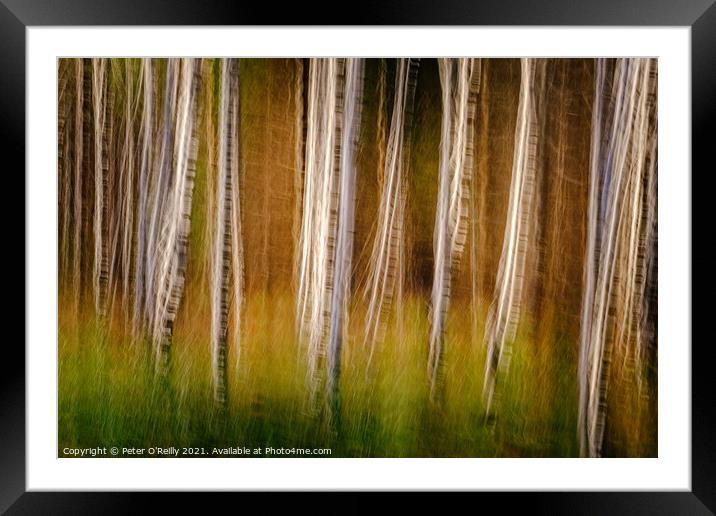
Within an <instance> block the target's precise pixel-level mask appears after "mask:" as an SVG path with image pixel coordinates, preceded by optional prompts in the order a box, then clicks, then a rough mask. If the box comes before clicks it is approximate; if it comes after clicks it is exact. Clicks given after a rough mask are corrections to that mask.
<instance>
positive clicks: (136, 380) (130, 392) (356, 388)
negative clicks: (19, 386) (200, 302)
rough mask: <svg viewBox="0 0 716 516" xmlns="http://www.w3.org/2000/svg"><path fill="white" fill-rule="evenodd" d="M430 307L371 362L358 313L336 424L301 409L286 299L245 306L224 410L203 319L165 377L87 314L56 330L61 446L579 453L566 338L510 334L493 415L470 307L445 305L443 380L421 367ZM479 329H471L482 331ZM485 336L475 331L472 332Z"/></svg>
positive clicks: (180, 340) (298, 362)
mask: <svg viewBox="0 0 716 516" xmlns="http://www.w3.org/2000/svg"><path fill="white" fill-rule="evenodd" d="M426 312H427V310H426V307H425V306H424V304H423V302H422V301H418V300H416V299H411V300H409V301H408V302H406V304H405V311H404V319H403V321H402V327H403V334H402V337H400V338H399V337H398V335H397V333H398V330H397V329H396V328H397V326H398V325H397V324H391V326H390V328H391V329H390V330H389V332H388V335H387V337H386V340H385V342H384V344H383V346H382V347H380V348H379V349H378V350H377V351H376V355H375V357H374V359H373V367H372V368H370V370H369V369H368V368H367V367H366V356H367V353H366V350H365V349H364V347H363V341H362V338H361V332H360V331H359V328H360V323H361V321H362V317H361V316H360V314H354V316H353V318H352V320H353V327H352V330H351V332H350V337H349V339H348V341H347V342H345V344H344V353H343V356H342V359H343V373H342V376H341V384H340V391H341V411H340V423H339V427H336V426H335V425H334V426H331V425H327V424H326V422H325V419H324V418H322V417H321V414H320V413H319V414H315V413H314V411H311V410H309V409H310V405H309V403H308V397H309V396H308V389H307V385H306V378H305V371H306V366H305V353H304V349H303V347H302V346H301V345H300V344H299V343H298V342H297V340H296V338H295V336H294V330H293V320H294V319H293V305H292V300H291V298H290V297H289V296H286V297H279V296H275V297H273V298H271V299H267V298H263V297H261V296H255V297H254V298H252V299H251V300H250V302H249V303H247V306H246V309H245V312H244V319H245V322H244V327H243V331H242V350H241V354H240V357H239V365H238V367H236V364H235V363H236V356H235V355H234V354H233V353H230V358H231V360H230V366H231V367H230V368H229V371H228V374H229V393H228V399H229V405H228V409H227V410H226V412H225V413H224V414H220V413H219V412H218V411H216V410H215V408H214V403H213V401H212V400H213V398H212V391H211V371H210V354H209V343H208V340H207V337H206V335H207V331H206V330H207V329H208V327H207V326H201V325H199V323H197V322H196V321H194V322H192V323H191V324H193V325H195V326H194V327H193V328H189V323H187V324H185V327H184V328H183V329H182V328H179V329H178V330H177V335H176V337H175V339H174V344H173V349H172V352H171V366H170V371H169V374H168V377H167V381H166V382H161V381H160V380H159V379H158V378H157V377H156V375H155V374H154V368H153V364H152V361H151V360H150V353H149V349H148V344H147V343H145V342H132V341H130V340H127V339H126V338H124V339H123V338H121V337H119V336H117V335H124V333H125V332H123V331H116V329H115V331H108V330H107V329H106V328H102V327H101V326H100V325H98V324H97V323H95V322H88V323H84V324H80V325H78V326H73V325H65V326H63V325H61V327H60V336H59V450H62V449H63V448H64V447H82V448H84V447H95V446H100V447H102V446H106V447H111V446H119V447H142V448H148V447H150V446H164V447H169V446H175V447H203V448H205V449H207V450H209V449H211V448H212V447H214V446H216V447H228V446H246V447H250V448H257V447H267V446H272V447H275V448H280V447H284V448H291V447H301V448H318V447H320V448H331V449H332V456H333V457H493V456H496V457H523V456H528V457H545V456H549V457H562V456H576V455H577V454H578V445H577V438H576V437H577V432H576V406H577V391H576V366H575V365H574V356H573V355H574V350H572V349H571V348H573V347H574V343H572V342H566V341H564V340H559V339H556V340H555V341H554V342H552V343H551V344H550V345H542V344H544V343H541V345H539V346H538V345H537V344H536V343H535V342H531V341H530V340H529V339H528V338H526V337H525V336H524V335H518V338H517V341H516V342H515V343H514V345H513V346H512V348H513V356H512V360H511V365H510V368H509V372H508V374H507V375H506V376H505V377H502V378H500V385H499V393H500V398H499V401H498V403H497V406H496V417H495V419H494V420H489V421H487V420H486V418H485V407H484V406H483V403H482V395H481V394H482V381H483V370H484V357H485V349H484V346H483V344H482V342H481V340H476V341H475V342H472V340H471V335H470V333H471V332H470V331H469V330H465V328H470V324H469V321H468V319H467V317H468V315H467V313H468V310H452V312H451V313H452V315H451V318H450V321H449V324H448V335H447V340H446V344H445V355H444V363H443V365H444V368H443V376H442V378H443V381H442V386H441V388H440V390H439V392H438V394H437V395H436V397H435V399H434V400H433V401H431V400H430V398H429V387H428V381H427V375H426V364H427V335H428V320H427V313H426ZM481 331H482V328H480V332H481ZM480 334H481V333H480Z"/></svg>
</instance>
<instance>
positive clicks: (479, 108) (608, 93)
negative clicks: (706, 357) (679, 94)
mask: <svg viewBox="0 0 716 516" xmlns="http://www.w3.org/2000/svg"><path fill="white" fill-rule="evenodd" d="M57 66H58V68H57V153H58V162H57V163H58V170H57V192H58V206H57V208H58V210H57V227H58V248H57V252H58V255H57V263H58V292H57V295H58V349H57V353H58V455H59V456H63V454H62V450H63V449H65V448H67V447H72V448H89V447H103V446H107V447H109V446H118V447H135V448H138V449H140V450H144V451H140V453H139V455H140V456H147V457H149V456H156V455H152V454H150V453H149V452H147V451H146V450H148V449H149V448H150V447H179V448H181V447H187V448H195V449H200V450H206V451H207V452H210V451H211V450H212V449H213V448H220V449H226V448H234V447H244V446H245V447H249V448H259V447H262V448H267V447H273V448H300V449H309V450H311V449H330V454H329V455H328V456H330V457H367V458H368V457H588V458H593V457H656V456H657V449H658V429H657V419H658V413H657V407H658V403H657V391H658V384H657V377H658V375H657V361H658V360H657V359H658V350H657V340H658V338H657V337H658V336H657V268H658V260H657V256H658V254H657V68H658V62H657V59H649V58H589V59H562V58H523V59H519V58H516V59H505V58H463V57H460V58H439V59H433V58H385V59H379V58H366V59H362V58H306V59H296V58H291V59H277V58H240V59H230V58H206V59H199V58H131V59H124V58H83V59H76V58H62V59H59V60H58V61H57ZM198 455H203V453H199V454H198ZM229 455H231V454H230V453H229ZM309 455H310V453H309ZM210 456H216V455H210ZM231 456H235V455H231ZM263 456H269V454H268V453H267V454H265V455H263ZM325 456H326V455H323V457H325Z"/></svg>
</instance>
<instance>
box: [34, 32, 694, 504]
mask: <svg viewBox="0 0 716 516" xmlns="http://www.w3.org/2000/svg"><path fill="white" fill-rule="evenodd" d="M690 44H691V33H690V29H689V28H682V27H677V28H543V27H540V28H514V27H511V28H494V27H491V28H432V29H426V28H348V29H337V28H322V29H320V28H281V29H279V28H225V27H216V28H214V27H212V28H191V29H189V28H54V27H49V28H47V27H43V28H38V27H29V28H28V29H27V135H26V138H27V140H26V141H27V147H26V152H27V192H28V197H27V219H26V220H27V231H28V234H27V260H28V266H29V269H28V271H27V273H26V274H27V280H26V281H27V312H26V313H27V350H26V353H27V371H26V372H27V380H28V384H27V488H28V490H47V489H82V490H87V489H89V490H114V489H117V490H121V489H132V490H148V489H152V490H155V489H160V490H180V489H199V490H227V489H423V488H432V489H489V490H494V489H520V490H524V489H527V490H557V489H559V490H561V489H567V490H575V489H601V490H606V489H608V490H630V489H639V490H650V489H659V490H661V489H676V490H690V486H691V467H690V462H691V461H690V452H691V446H690V443H691V425H690V421H691V391H690V384H691V381H690V380H691V371H690V363H691V330H690V284H691V283H690V269H691V265H690V264H691V257H690V249H691V242H690V236H689V235H690V233H691V232H690V203H691V200H690V170H691V160H690V156H691V154H690V148H691V130H690V128H691V119H690V111H691V101H690V100H691V95H690V91H691V84H690V77H691V70H690V57H691V54H690ZM148 55H152V56H315V55H323V56H329V55H330V56H351V55H353V56H365V57H368V56H373V57H380V56H461V55H463V56H464V55H469V56H495V57H497V56H564V57H567V56H573V57H579V56H658V58H659V178H658V181H659V254H660V256H659V262H660V263H659V315H660V317H659V355H660V356H659V458H658V459H602V460H588V459H330V460H325V459H324V460H320V459H236V460H231V459H203V460H201V459H171V462H168V461H169V459H165V460H162V459H122V460H111V459H92V460H82V459H58V458H56V455H57V450H56V442H57V419H56V413H57V392H56V377H57V374H56V371H57V356H56V340H57V320H56V307H57V296H56V295H55V292H56V288H57V283H56V256H57V220H56V199H57V172H56V170H57V168H56V152H55V149H56V142H57V139H56V128H57V125H56V123H55V113H56V86H55V85H56V58H57V57H59V56H148ZM118 444H120V443H118ZM107 445H108V446H110V444H109V443H108V444H107ZM120 445H121V444H120Z"/></svg>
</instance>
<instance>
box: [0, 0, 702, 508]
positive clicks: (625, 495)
mask: <svg viewBox="0 0 716 516" xmlns="http://www.w3.org/2000/svg"><path fill="white" fill-rule="evenodd" d="M714 2H715V0H680V1H673V0H672V1H669V0H598V1H595V0H589V1H575V0H552V1H551V2H549V5H545V4H543V3H540V2H533V1H530V0H501V1H499V2H495V1H492V2H478V1H472V2H469V1H467V0H442V1H441V2H439V3H434V2H430V1H429V0H413V1H407V0H401V1H396V2H392V3H391V4H388V3H386V2H379V1H376V0H368V1H364V2H362V3H360V4H359V5H356V8H355V9H354V10H353V12H350V11H348V13H349V14H339V13H340V9H338V8H337V7H336V5H335V4H328V5H327V6H325V8H323V7H324V6H319V5H316V4H307V3H304V2H295V3H293V4H289V5H287V6H281V7H280V8H278V7H277V6H275V5H274V4H273V3H270V2H251V3H248V2H241V1H240V0H239V1H237V2H233V3H232V2H227V1H219V0H212V1H204V2H199V1H197V0H173V1H168V0H142V1H138V0H123V1H121V0H0V41H1V42H2V47H1V49H0V71H2V72H1V74H0V85H1V94H0V127H2V131H1V134H2V138H0V148H2V156H4V157H5V158H6V161H5V163H12V164H13V165H6V167H7V168H6V170H7V171H10V170H14V171H15V172H13V173H14V175H15V176H16V177H17V178H20V177H23V174H20V173H19V170H24V167H25V113H26V106H25V100H26V99H25V77H26V76H25V50H26V31H25V29H26V27H28V26H43V25H52V26H62V25H69V26H73V25H283V24H288V23H290V24H298V23H301V24H307V25H319V24H333V25H343V24H346V23H348V24H351V25H576V26H585V25H608V26H615V25H620V26H632V25H642V26H689V27H691V74H692V75H691V81H692V82H691V84H692V91H691V94H692V118H691V120H692V128H691V130H692V169H693V170H700V171H701V173H702V174H703V175H705V174H706V173H707V172H711V171H712V169H713V165H712V164H711V163H709V162H707V160H708V158H709V154H708V153H709V149H710V148H711V147H712V146H713V143H712V142H713V141H714V139H713V137H714V127H715V126H716V122H715V120H716V109H715V108H716V3H714ZM319 13H323V14H319ZM329 18H330V19H329ZM8 157H9V158H10V160H9V161H8V160H7V158H8ZM707 163H709V164H708V165H707ZM707 166H708V168H707ZM684 173H685V174H687V175H688V174H690V177H691V178H693V176H694V175H693V171H684ZM709 175H710V174H709ZM19 188H22V189H23V192H24V191H25V190H24V188H25V187H24V182H23V184H22V186H21V187H20V186H19ZM16 191H19V190H16ZM14 197H17V198H18V199H19V197H20V196H19V195H15V196H14ZM22 198H23V199H24V198H25V197H24V195H23V197H22ZM693 205H694V204H693V201H692V206H693ZM5 210H8V208H7V207H6V208H5ZM16 214H17V211H14V212H12V215H10V212H8V215H10V216H9V217H8V215H6V218H5V220H6V221H8V220H9V221H12V220H14V219H13V218H12V217H13V216H14V217H15V218H16V217H17V215H16ZM692 217H693V208H692ZM711 218H712V217H711ZM693 220H694V221H696V220H697V219H696V218H695V217H693ZM707 220H710V219H707ZM707 223H708V222H707ZM11 225H15V226H17V227H18V228H17V229H18V230H19V224H17V223H14V224H12V223H11ZM692 234H693V232H692ZM21 238H22V240H23V242H24V241H25V235H24V234H23V236H22V237H21ZM23 249H24V245H23ZM16 259H20V256H16ZM27 259H28V257H27V256H25V253H24V251H23V253H22V260H23V264H22V265H21V267H22V268H23V270H25V271H26V269H25V261H26V260H27ZM701 263H704V264H705V263H706V262H705V261H704V262H699V261H698V260H696V261H694V260H693V259H692V274H693V265H697V266H699V265H700V264H701ZM14 270H17V269H14ZM26 274H27V272H26ZM24 298H25V294H24V292H23V299H24ZM17 306H19V303H18V304H17ZM23 307H24V303H23ZM695 308H696V309H697V310H703V309H704V308H703V305H701V306H696V307H695ZM662 317H668V314H662ZM25 320H26V319H25ZM7 321H8V322H9V321H10V319H9V318H8V319H7ZM22 331H23V334H24V325H23V330H22ZM711 340H712V339H703V340H696V339H694V340H693V343H691V342H680V343H671V344H673V345H681V346H689V345H691V346H692V347H691V350H692V412H691V413H692V422H691V425H692V456H691V467H692V472H691V480H692V490H691V492H640V493H630V492H619V493H600V492H590V493H574V492H570V493H522V494H516V493H509V494H487V493H486V494H484V495H482V494H481V496H484V497H485V498H486V499H489V500H494V501H498V502H499V503H500V505H501V509H502V510H504V509H507V510H508V512H509V510H510V509H513V508H515V507H516V506H524V505H527V506H528V507H529V509H530V511H535V512H537V513H542V512H547V513H550V514H562V513H564V514H605V513H610V514H623V513H624V514H626V513H629V514H642V513H643V514H713V512H714V511H716V446H715V445H714V439H713V436H714V432H715V431H716V427H715V425H714V422H715V419H716V418H715V414H716V398H715V395H714V388H713V382H712V378H713V376H712V373H711V371H710V370H711V369H712V365H711V364H712V362H711V361H710V360H709V355H710V348H711ZM24 364H25V351H24V348H22V347H21V346H20V342H19V339H17V338H15V339H12V340H8V341H6V343H5V350H4V359H3V372H2V374H0V511H6V510H7V511H8V512H7V513H8V514H82V513H84V512H85V511H87V512H91V513H95V512H97V513H100V512H101V513H105V514H107V513H110V514H112V513H122V514H126V513H128V512H130V511H133V510H138V509H139V508H142V507H146V506H147V498H148V497H153V496H158V495H150V494H140V495H131V496H130V495H128V494H126V493H79V492H63V493H39V492H25V480H26V462H25V461H26V449H25V445H26V443H25V430H26V426H25V367H24ZM242 496H244V497H246V496H247V495H246V494H244V495H242ZM351 496H352V501H351V502H350V503H349V504H348V505H345V503H344V505H343V507H346V508H350V509H356V507H360V506H364V508H368V507H370V506H371V505H373V504H372V502H371V501H370V496H371V495H365V496H363V495H361V496H359V495H356V494H354V495H351ZM165 498H168V499H167V500H166V501H165V500H163V501H162V504H165V503H166V504H179V505H181V506H183V507H184V508H186V505H185V504H186V497H185V496H184V495H179V494H174V495H172V496H171V497H165ZM304 499H305V498H304ZM422 499H423V497H422V496H421V495H416V497H415V500H417V501H418V502H419V503H421V504H423V501H422ZM323 500H325V498H323ZM424 507H425V508H427V506H424ZM163 508H164V509H168V508H169V505H163ZM361 512H362V511H361Z"/></svg>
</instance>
